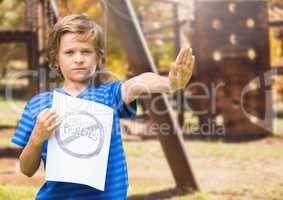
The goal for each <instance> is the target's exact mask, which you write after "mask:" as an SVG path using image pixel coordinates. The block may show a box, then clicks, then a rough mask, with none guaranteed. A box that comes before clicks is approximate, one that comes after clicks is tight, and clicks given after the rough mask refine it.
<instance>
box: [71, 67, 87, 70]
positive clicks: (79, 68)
mask: <svg viewBox="0 0 283 200" xmlns="http://www.w3.org/2000/svg"><path fill="white" fill-rule="evenodd" d="M72 70H74V71H82V70H87V68H83V67H78V68H73V69H72Z"/></svg>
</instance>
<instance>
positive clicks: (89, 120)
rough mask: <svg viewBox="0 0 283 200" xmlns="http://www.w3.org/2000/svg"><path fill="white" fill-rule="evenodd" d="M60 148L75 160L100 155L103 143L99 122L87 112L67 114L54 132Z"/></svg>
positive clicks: (102, 133) (102, 132)
mask: <svg viewBox="0 0 283 200" xmlns="http://www.w3.org/2000/svg"><path fill="white" fill-rule="evenodd" d="M55 138H56V140H57V142H58V144H59V146H60V148H61V149H62V150H63V151H64V152H65V153H67V154H69V155H71V156H74V157H77V158H91V157H93V156H96V155H98V154H99V153H100V151H101V149H102V146H103V143H104V130H103V126H102V124H101V122H100V121H99V120H98V119H97V118H96V117H95V116H94V115H92V114H91V113H89V112H87V111H73V112H68V113H66V114H65V115H64V116H63V117H62V123H61V126H60V127H59V128H57V129H56V130H55Z"/></svg>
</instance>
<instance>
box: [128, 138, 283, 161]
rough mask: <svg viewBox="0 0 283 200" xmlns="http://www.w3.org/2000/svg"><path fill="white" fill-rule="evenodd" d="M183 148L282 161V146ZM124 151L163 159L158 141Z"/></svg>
mask: <svg viewBox="0 0 283 200" xmlns="http://www.w3.org/2000/svg"><path fill="white" fill-rule="evenodd" d="M185 147H186V150H187V152H188V153H189V155H195V156H215V157H229V158H239V159H243V160H249V159H266V158H270V159H283V146H279V145H276V146H273V145H262V148H258V147H257V146H255V145H253V143H251V144H249V143H243V144H233V143H225V142H223V141H213V142H203V141H186V142H185ZM125 151H126V152H127V154H128V155H129V156H134V157H138V156H142V155H143V156H149V157H154V158H163V157H164V155H163V152H162V151H161V146H160V143H159V142H158V141H144V142H142V143H135V142H128V143H127V145H125Z"/></svg>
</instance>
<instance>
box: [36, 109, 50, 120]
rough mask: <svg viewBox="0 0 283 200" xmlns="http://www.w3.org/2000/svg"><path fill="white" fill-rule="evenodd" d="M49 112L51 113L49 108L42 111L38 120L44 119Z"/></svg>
mask: <svg viewBox="0 0 283 200" xmlns="http://www.w3.org/2000/svg"><path fill="white" fill-rule="evenodd" d="M47 112H49V109H48V108H47V109H44V110H42V111H41V112H40V113H39V114H38V116H37V118H38V119H43V118H44V116H45V114H46V113H47Z"/></svg>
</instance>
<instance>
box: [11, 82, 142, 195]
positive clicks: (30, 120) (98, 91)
mask: <svg viewBox="0 0 283 200" xmlns="http://www.w3.org/2000/svg"><path fill="white" fill-rule="evenodd" d="M121 85H122V84H121V82H112V83H101V84H100V86H99V87H97V88H96V87H95V85H94V84H91V85H89V86H88V87H87V88H86V89H85V90H84V91H83V92H81V93H80V94H79V95H78V96H77V98H81V99H85V100H90V101H95V102H97V103H101V104H104V105H106V106H109V107H111V108H113V109H114V115H113V126H112V133H111V134H112V135H111V143H110V150H109V158H108V165H107V173H106V182H105V190H104V191H99V190H96V189H94V188H92V187H90V186H87V185H82V184H76V183H66V182H55V181H46V182H45V183H44V185H43V186H42V187H41V188H40V190H39V191H38V193H37V196H36V199H37V200H45V199H52V200H57V199H58V200H124V199H126V197H127V189H128V174H127V165H126V160H125V154H124V150H123V145H122V139H121V132H120V124H119V119H120V118H135V114H136V101H133V102H131V103H130V104H129V105H125V104H124V103H123V99H122V94H121ZM56 91H58V92H61V93H64V94H66V95H69V94H67V93H66V92H65V91H64V90H63V89H61V88H57V89H56ZM52 98H53V92H44V93H40V94H38V95H36V96H34V97H33V98H31V100H29V102H28V103H27V105H26V106H25V108H24V111H23V114H22V116H21V119H20V121H19V124H18V127H17V129H16V132H15V134H14V136H13V138H12V143H14V144H17V145H19V146H21V147H25V146H26V144H27V143H28V140H29V137H30V135H31V132H32V130H33V127H34V125H35V122H36V118H37V116H38V114H39V113H40V112H41V111H43V110H44V109H46V108H51V106H52ZM46 153H47V141H46V142H45V143H44V144H43V148H42V154H41V158H42V160H43V162H44V166H45V164H46ZM93 170H95V169H93Z"/></svg>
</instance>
